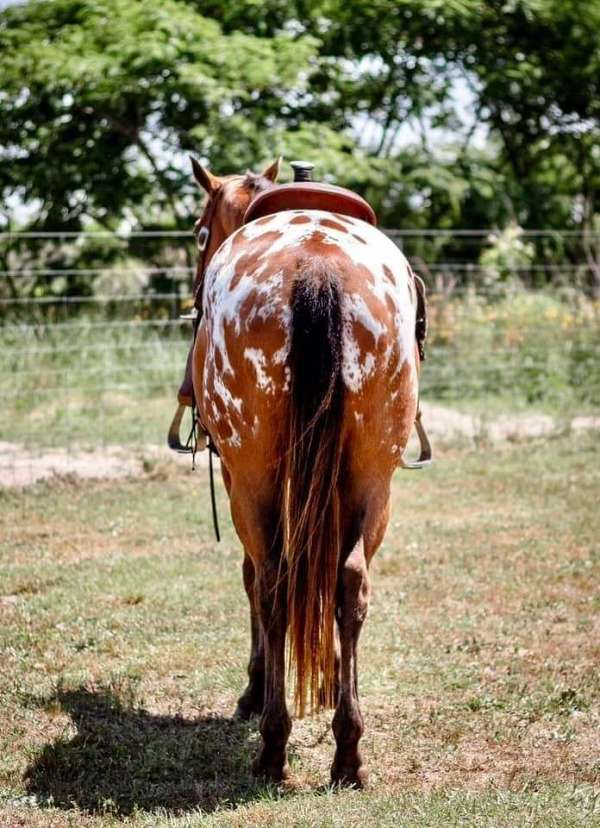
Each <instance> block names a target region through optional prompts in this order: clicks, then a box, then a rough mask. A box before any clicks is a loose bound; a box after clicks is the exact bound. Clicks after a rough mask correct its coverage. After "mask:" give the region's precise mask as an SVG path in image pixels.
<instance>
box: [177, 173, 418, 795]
mask: <svg viewBox="0 0 600 828" xmlns="http://www.w3.org/2000/svg"><path fill="white" fill-rule="evenodd" d="M278 166H279V165H278V162H277V163H275V164H272V165H271V166H269V167H268V168H267V169H265V170H264V172H263V173H262V175H257V174H253V173H247V174H246V175H233V176H226V177H224V178H217V177H215V176H214V175H212V174H211V173H209V172H208V171H207V170H206V169H204V168H203V167H201V165H200V164H198V163H197V162H195V161H193V169H194V176H195V178H196V180H197V181H198V183H199V184H200V185H201V187H202V188H203V189H204V190H205V191H206V193H207V196H208V198H207V201H206V205H205V209H204V213H203V215H202V217H201V218H200V220H199V221H198V222H197V224H196V228H197V232H199V234H200V236H201V238H202V240H203V242H204V243H206V242H207V246H206V249H205V251H204V256H203V265H202V270H203V273H202V274H200V275H202V276H203V278H204V285H203V299H202V317H201V320H200V323H199V327H198V331H197V335H196V345H195V349H194V353H193V387H194V392H195V399H196V404H197V409H198V416H199V420H200V422H201V423H202V425H203V426H204V428H205V429H206V431H207V432H208V433H209V435H210V437H211V439H212V441H213V443H214V445H215V446H216V448H217V450H218V453H219V455H220V458H221V467H222V473H223V478H224V481H225V486H226V489H227V492H228V493H229V498H230V502H231V514H232V518H233V522H234V525H235V528H236V531H237V533H238V535H239V537H240V539H241V541H242V544H243V547H244V563H243V576H244V585H245V588H246V592H247V594H248V599H249V601H250V617H251V631H252V651H251V657H250V663H249V667H248V673H249V679H250V680H249V683H248V686H247V688H246V690H245V692H244V693H243V695H242V696H241V698H240V699H239V704H238V714H239V715H241V716H243V717H248V716H250V715H251V714H253V713H260V714H261V719H260V732H261V734H262V740H263V741H262V746H261V749H260V751H259V753H258V756H257V757H256V759H255V761H254V765H253V769H254V772H255V773H257V774H260V775H264V776H266V777H267V778H269V779H271V780H274V781H279V780H282V779H285V778H286V777H287V776H288V775H289V766H288V762H287V751H286V743H287V741H288V737H289V734H290V730H291V720H290V716H289V714H288V710H287V707H286V697H285V673H286V663H285V642H286V635H287V636H288V638H289V647H290V659H291V662H292V664H293V667H294V670H295V703H296V710H297V712H298V714H299V715H300V716H302V715H303V714H304V712H305V710H306V709H307V707H308V708H309V709H310V710H314V709H318V708H320V707H322V706H331V705H333V704H335V706H336V711H335V715H334V718H333V732H334V734H335V739H336V743H337V750H336V753H335V758H334V762H333V767H332V771H331V777H332V780H333V781H334V782H341V783H345V784H351V785H356V786H360V785H362V784H363V783H364V781H365V779H366V769H365V767H364V764H363V760H362V757H361V754H360V752H359V749H358V743H359V740H360V738H361V736H362V733H363V719H362V715H361V712H360V708H359V702H358V690H357V686H358V682H357V660H356V655H357V643H358V637H359V634H360V630H361V627H362V624H363V621H364V620H365V616H366V614H367V608H368V604H369V578H368V566H369V563H370V561H371V559H372V557H373V555H374V554H375V551H376V550H377V548H378V546H379V545H380V543H381V541H382V539H383V535H384V532H385V529H386V526H387V523H388V516H389V502H390V481H391V478H392V474H393V472H394V469H395V468H396V467H397V466H399V465H402V464H403V452H404V450H405V447H406V444H407V441H408V438H409V434H410V432H411V429H412V427H413V424H414V422H415V417H416V414H417V399H418V372H419V353H418V349H417V345H416V341H415V310H416V305H417V297H416V291H415V284H414V277H413V275H412V273H411V270H410V268H409V266H408V264H407V262H406V259H405V258H404V256H403V255H402V253H401V252H400V251H399V250H398V249H397V247H396V246H395V245H394V244H393V243H392V242H391V241H390V240H389V239H388V238H387V237H386V236H385V235H383V233H381V232H380V231H378V230H377V229H376V228H375V227H373V226H371V225H369V224H367V223H365V222H363V221H360V220H358V219H355V218H351V217H348V216H345V215H341V214H338V213H335V214H334V213H330V212H324V211H320V210H304V209H296V210H285V211H283V212H277V213H275V214H273V215H267V216H264V217H262V218H259V219H257V220H255V221H251V222H250V223H247V224H243V220H244V214H245V211H246V208H247V207H248V204H249V202H250V201H251V199H252V198H253V197H254V196H255V195H256V193H257V192H260V191H261V190H264V189H265V188H268V187H269V186H273V185H272V182H273V181H274V180H275V179H276V177H277V172H278ZM336 625H337V633H336V631H335V629H334V628H335V627H336ZM338 638H339V641H338V640H336V639H338Z"/></svg>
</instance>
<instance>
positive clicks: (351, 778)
mask: <svg viewBox="0 0 600 828" xmlns="http://www.w3.org/2000/svg"><path fill="white" fill-rule="evenodd" d="M368 782H369V772H368V770H367V769H366V768H365V767H364V766H360V767H358V768H357V767H355V766H352V767H350V766H346V767H343V766H339V767H338V766H336V765H334V766H333V767H332V769H331V784H332V785H339V786H340V787H342V788H356V789H358V790H362V789H363V788H366V786H367V784H368Z"/></svg>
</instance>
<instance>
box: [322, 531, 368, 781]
mask: <svg viewBox="0 0 600 828" xmlns="http://www.w3.org/2000/svg"><path fill="white" fill-rule="evenodd" d="M338 590H339V592H338V595H339V597H338V610H337V615H338V626H339V632H340V649H341V659H340V692H339V696H338V703H337V708H336V711H335V715H334V717H333V723H332V728H333V733H334V736H335V741H336V746H337V747H336V752H335V757H334V760H333V766H332V768H331V781H332V782H334V783H341V784H345V785H355V786H356V787H362V786H363V785H364V784H365V782H366V780H367V771H366V768H365V767H364V765H363V760H362V756H361V754H360V751H359V749H358V743H359V741H360V738H361V736H362V734H363V730H364V725H363V718H362V714H361V712H360V707H359V703H358V676H357V664H356V653H357V647H358V637H359V635H360V631H361V628H362V625H363V622H364V620H365V618H366V615H367V609H368V606H369V578H368V573H367V562H366V559H365V555H364V551H363V542H362V540H361V541H359V542H358V543H357V544H356V546H355V547H354V549H353V550H352V552H351V553H350V555H349V556H348V558H347V559H346V561H345V563H344V565H343V567H342V570H341V572H340V575H339V587H338Z"/></svg>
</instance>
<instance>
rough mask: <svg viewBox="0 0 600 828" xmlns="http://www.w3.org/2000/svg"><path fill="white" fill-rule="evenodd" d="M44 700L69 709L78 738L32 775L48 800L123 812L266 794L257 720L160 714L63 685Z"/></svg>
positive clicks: (59, 746) (48, 752) (65, 741)
mask: <svg viewBox="0 0 600 828" xmlns="http://www.w3.org/2000/svg"><path fill="white" fill-rule="evenodd" d="M45 705H50V706H55V707H56V706H58V707H59V708H60V709H61V710H63V711H66V712H68V713H69V715H70V716H71V718H72V720H73V724H74V725H75V727H76V734H75V735H74V736H72V737H67V738H65V737H58V738H57V739H55V740H54V741H53V742H52V743H50V744H47V745H46V746H45V747H44V749H43V751H42V753H41V754H40V755H39V756H38V757H37V758H36V759H35V761H34V762H33V763H32V764H31V765H30V766H29V768H28V769H27V770H26V772H25V784H26V787H27V790H28V793H29V794H33V795H35V797H36V799H37V801H38V803H39V804H41V805H44V804H45V805H48V806H52V807H55V808H56V807H58V808H63V809H72V808H75V807H78V808H80V809H81V810H84V811H87V812H90V813H106V812H113V813H117V814H119V815H122V816H126V815H128V814H131V813H133V812H134V811H136V810H144V811H154V810H156V809H159V808H160V809H163V810H165V811H168V812H171V813H175V814H176V813H183V812H185V811H189V810H194V809H202V810H204V811H209V812H210V811H214V810H215V809H216V808H217V807H227V806H229V807H231V806H234V805H239V804H242V803H244V802H248V801H251V800H254V799H257V798H259V797H260V796H264V794H265V790H266V787H267V786H266V785H265V784H263V783H259V782H257V781H255V780H254V779H253V778H252V777H251V775H250V760H251V755H252V753H253V751H254V749H255V747H256V744H257V731H256V725H255V723H254V724H252V723H248V722H243V721H240V720H238V719H234V718H225V717H220V716H205V717H200V718H196V719H185V718H183V717H181V716H177V715H175V716H169V715H155V714H152V713H149V712H148V711H146V710H144V709H143V708H139V707H134V706H133V704H123V702H122V701H121V700H120V699H119V698H117V697H116V696H115V694H114V693H112V692H111V691H110V690H101V691H92V690H89V689H87V688H85V687H81V688H79V689H76V690H59V691H58V692H57V693H56V694H55V695H54V696H53V697H52V698H51V699H46V700H45Z"/></svg>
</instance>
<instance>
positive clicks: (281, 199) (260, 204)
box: [244, 181, 377, 224]
mask: <svg viewBox="0 0 600 828" xmlns="http://www.w3.org/2000/svg"><path fill="white" fill-rule="evenodd" d="M285 210H325V211H327V212H329V213H340V214H341V215H343V216H351V217H352V218H357V219H361V221H366V222H367V223H368V224H377V217H376V216H375V212H374V210H373V208H372V207H371V205H370V204H368V202H366V201H365V200H364V198H361V196H359V195H357V194H356V193H353V192H352V191H351V190H346V189H345V188H344V187H336V186H335V185H333V184H317V183H315V182H313V181H305V182H294V183H293V184H277V185H275V186H274V187H270V188H269V189H268V190H263V192H262V193H259V194H258V195H257V196H255V198H254V199H253V200H252V201H251V202H250V205H249V206H248V209H247V210H246V214H245V216H244V224H248V223H249V222H251V221H254V220H255V219H258V218H262V217H263V216H270V215H272V214H273V213H282V212H283V211H285Z"/></svg>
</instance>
